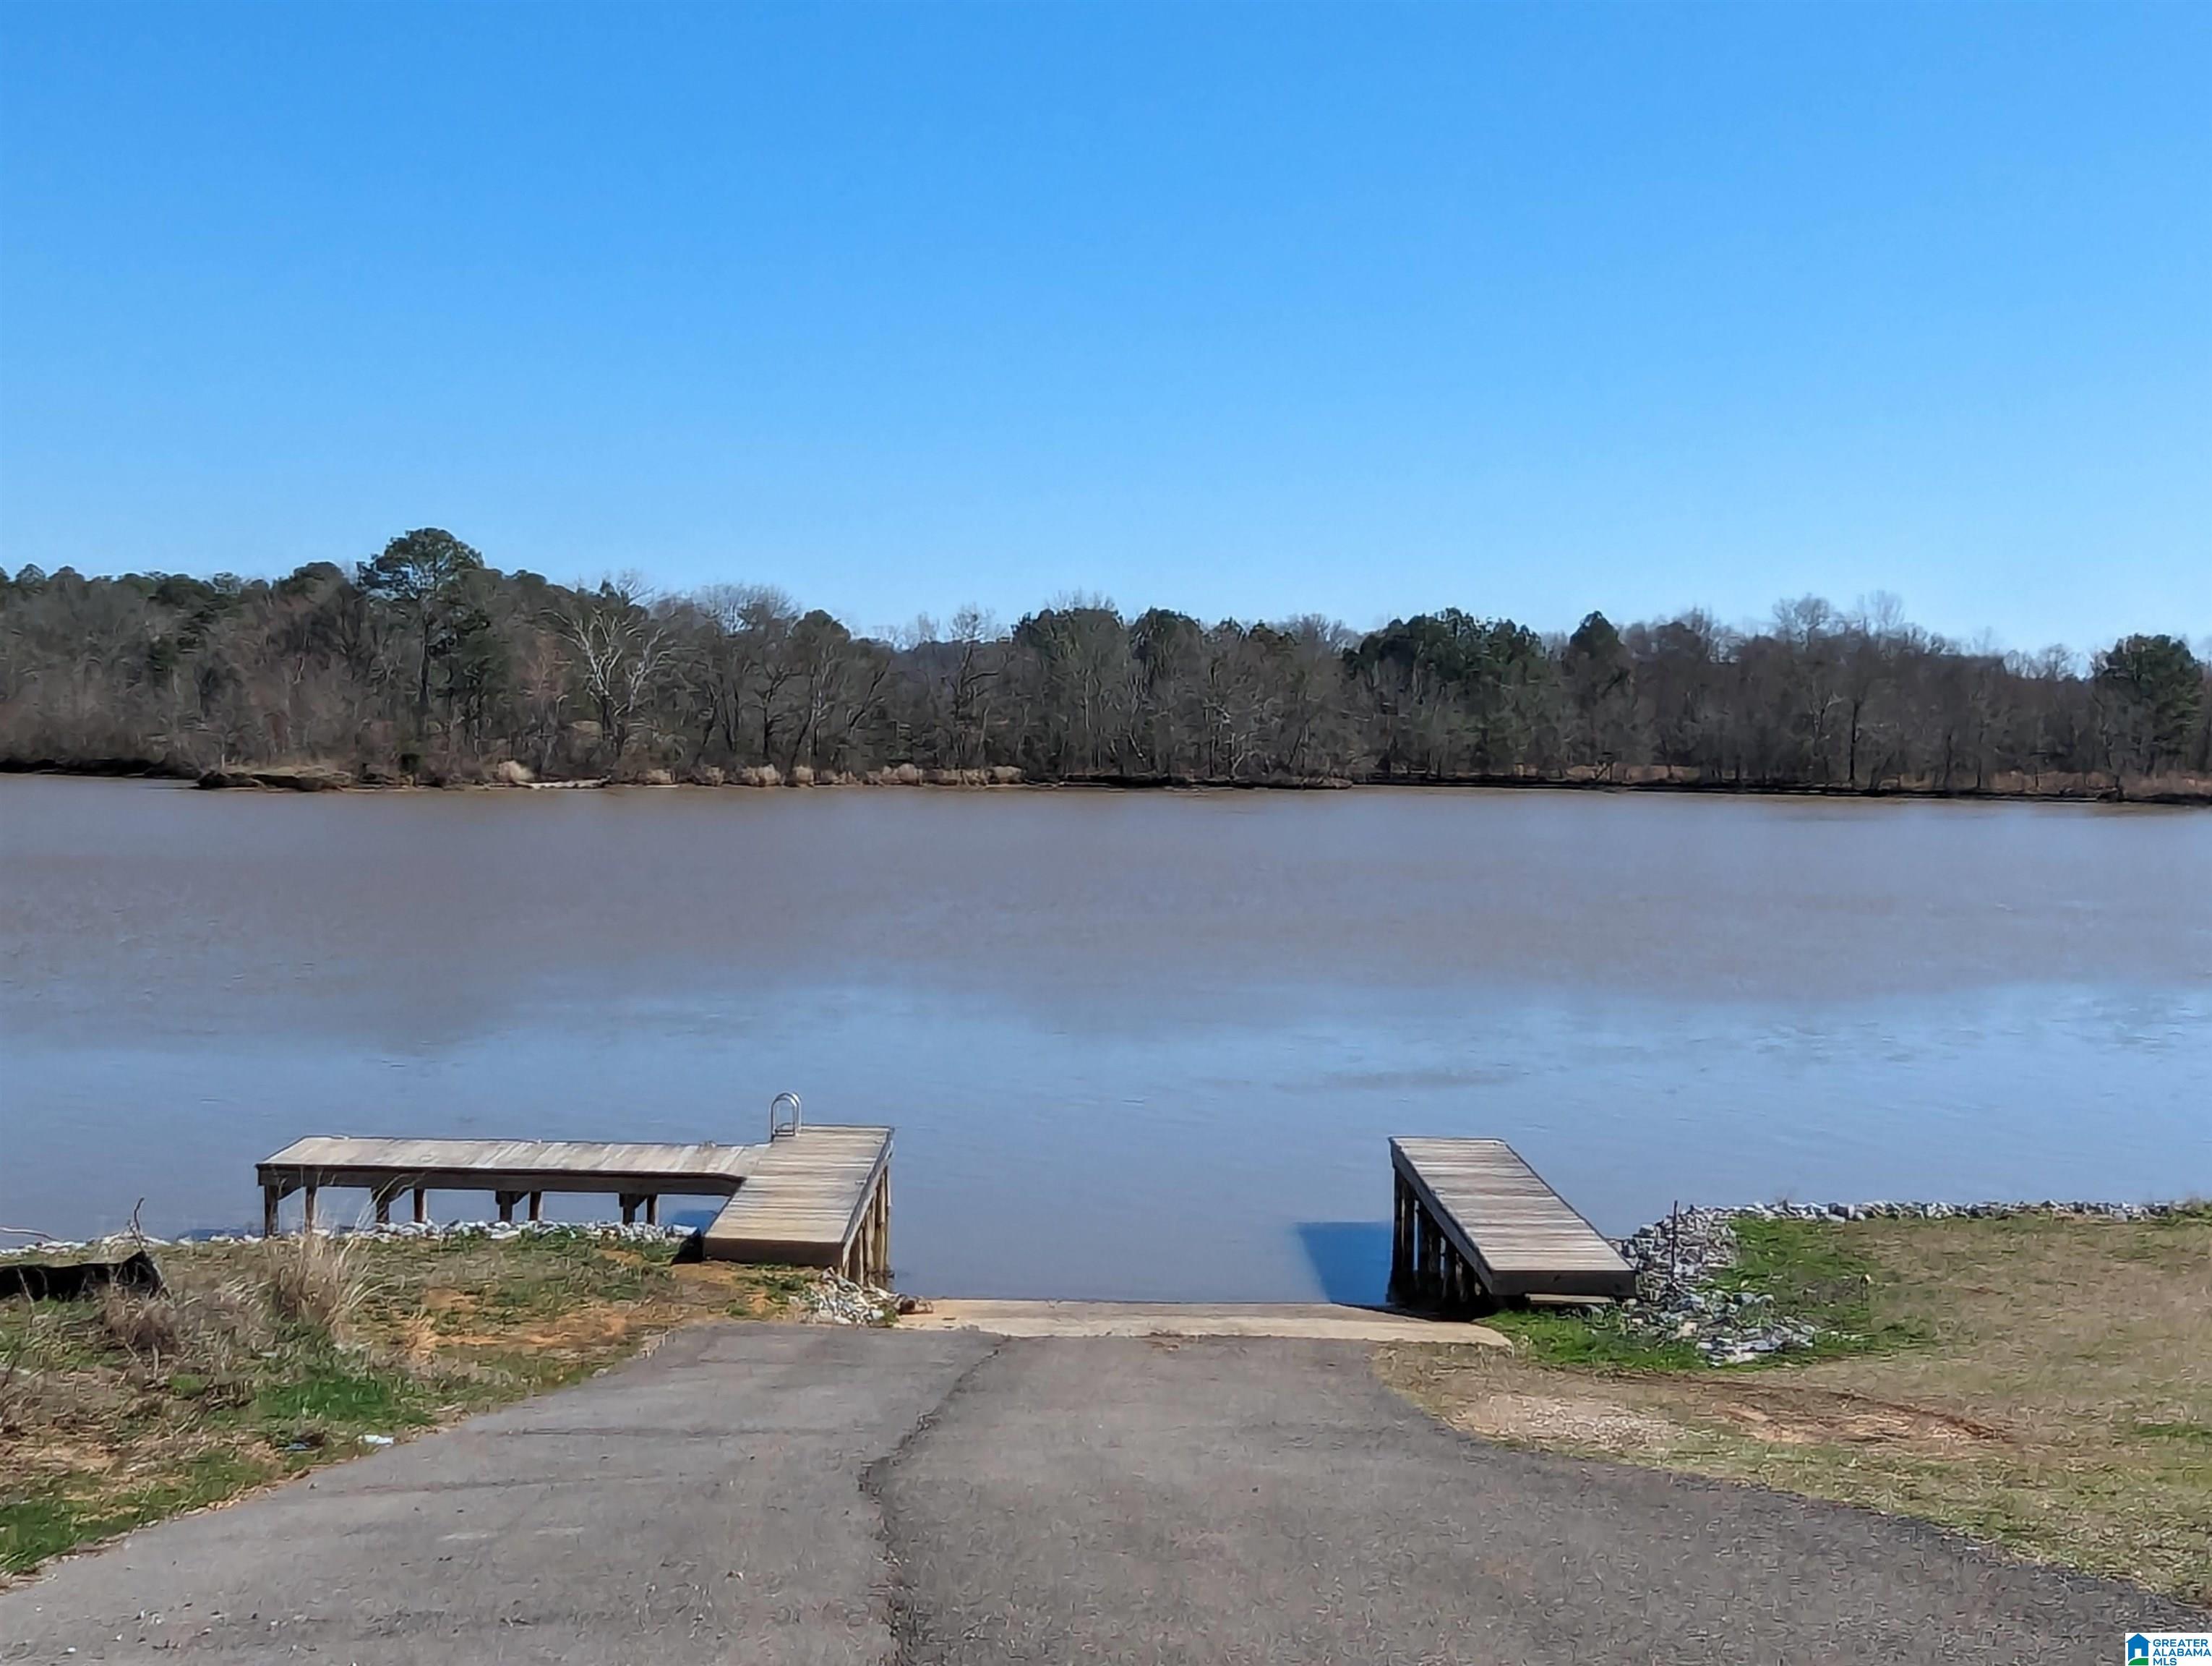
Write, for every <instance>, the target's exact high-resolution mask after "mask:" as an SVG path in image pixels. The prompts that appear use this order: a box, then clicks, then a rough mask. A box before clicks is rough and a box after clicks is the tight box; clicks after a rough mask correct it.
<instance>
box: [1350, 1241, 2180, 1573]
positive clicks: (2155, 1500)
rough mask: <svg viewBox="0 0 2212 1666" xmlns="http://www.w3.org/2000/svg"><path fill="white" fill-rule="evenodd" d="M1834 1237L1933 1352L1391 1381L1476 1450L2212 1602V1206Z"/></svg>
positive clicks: (1445, 1374) (1503, 1370)
mask: <svg viewBox="0 0 2212 1666" xmlns="http://www.w3.org/2000/svg"><path fill="white" fill-rule="evenodd" d="M1820 1231H1822V1232H1823V1233H1826V1234H1832V1235H1833V1237H1834V1239H1835V1243H1836V1245H1837V1247H1838V1250H1839V1251H1840V1252H1842V1253H1846V1254H1848V1255H1850V1256H1853V1257H1856V1258H1857V1259H1859V1260H1861V1261H1863V1262H1866V1263H1868V1264H1869V1265H1870V1266H1871V1267H1872V1268H1874V1269H1875V1274H1874V1282H1873V1284H1872V1286H1871V1288H1870V1290H1869V1310H1870V1312H1871V1313H1872V1314H1873V1315H1874V1316H1875V1321H1876V1322H1878V1323H1880V1324H1881V1325H1882V1326H1884V1327H1885V1328H1886V1331H1887V1334H1889V1335H1895V1336H1897V1337H1899V1338H1912V1339H1916V1340H1912V1341H1900V1342H1899V1344H1898V1345H1897V1346H1895V1347H1890V1348H1887V1350H1885V1351H1880V1352H1875V1353H1857V1354H1850V1355H1846V1356H1842V1357H1834V1358H1828V1359H1816V1360H1814V1361H1811V1362H1809V1363H1805V1364H1797V1365H1791V1364H1778V1365H1768V1366H1765V1367H1759V1368H1733V1369H1726V1370H1698V1371H1662V1370H1636V1369H1624V1368H1622V1367H1620V1365H1617V1364H1613V1363H1608V1362H1604V1361H1599V1362H1595V1363H1593V1364H1589V1365H1562V1364H1559V1363H1539V1362H1538V1360H1537V1359H1535V1358H1534V1357H1533V1353H1534V1350H1530V1349H1527V1348H1524V1349H1523V1350H1522V1352H1521V1353H1518V1354H1517V1355H1516V1356H1513V1357H1506V1358H1499V1357H1498V1356H1497V1355H1496V1354H1495V1353H1493V1352H1492V1351H1490V1350H1485V1349H1480V1348H1441V1347H1393V1348H1390V1349H1387V1350H1385V1351H1384V1352H1383V1354H1382V1355H1381V1356H1380V1363H1379V1368H1380V1370H1381V1371H1382V1372H1383V1376H1384V1377H1385V1379H1386V1380H1387V1381H1389V1382H1390V1383H1392V1384H1393V1385H1394V1386H1395V1387H1397V1388H1399V1389H1401V1390H1402V1391H1403V1392H1405V1393H1406V1394H1407V1395H1410V1396H1411V1397H1412V1398H1413V1399H1414V1400H1416V1401H1417V1402H1419V1403H1421V1404H1422V1405H1424V1406H1426V1407H1428V1408H1430V1409H1431V1410H1432V1411H1434V1412H1435V1413H1436V1414H1437V1415H1439V1416H1441V1417H1443V1418H1444V1419H1445V1420H1447V1421H1449V1422H1450V1423H1451V1424H1453V1425H1454V1426H1455V1427H1459V1428H1462V1429H1464V1430H1466V1431H1468V1432H1470V1433H1473V1434H1479V1435H1482V1436H1485V1437H1486V1438H1494V1439H1500V1440H1505V1441H1510V1442H1514V1443H1516V1444H1526V1445H1530V1446H1540V1447H1543V1448H1546V1449H1548V1450H1564V1451H1571V1452H1577V1453H1583V1454H1587V1455H1590V1456H1603V1457H1611V1458H1617V1459H1623V1460H1626V1461H1628V1462H1640V1463H1649V1464H1654V1465H1657V1466H1660V1467H1662V1468H1674V1469H1681V1470H1686V1471H1690V1472H1693V1473H1695V1474H1705V1475H1711V1476H1717V1477H1719V1478H1722V1479H1725V1480H1731V1481H1754V1482H1758V1483H1760V1484H1762V1485H1765V1486H1769V1487H1779V1488H1782V1489H1784V1490H1785V1491H1790V1492H1795V1493H1806V1494H1809V1495H1812V1496H1814V1497H1819V1498H1828V1499H1838V1500H1841V1501H1843V1502H1845V1503H1850V1504H1857V1505H1867V1506H1869V1507H1872V1508H1875V1509H1880V1510H1887V1511H1894V1512H1897V1513H1899V1514H1904V1515H1911V1516H1918V1517H1925V1518H1927V1519H1929V1520H1930V1521H1935V1522H1938V1523H1942V1524H1943V1525H1945V1526H1948V1527H1952V1528H1955V1529H1959V1530H1960V1531H1962V1532H1965V1533H1967V1534H1970V1535H1974V1536H1975V1537H1978V1538H1980V1539H1983V1540H1985V1541H1990V1542H1991V1543H1995V1544H1998V1545H2002V1546H2004V1547H2008V1548H2009V1549H2012V1550H2014V1551H2016V1552H2019V1553H2021V1554H2027V1555H2029V1556H2033V1557H2039V1558H2043V1559H2046V1560H2055V1561H2060V1562H2064V1563H2068V1564H2070V1565H2073V1566H2080V1567H2084V1568H2088V1569H2091V1570H2093V1571H2094V1572H2100V1573H2106V1574H2111V1575H2114V1576H2117V1577H2119V1578H2130V1579H2134V1580H2136V1581H2137V1582H2139V1583H2141V1584H2145V1585H2148V1586H2151V1587H2153V1588H2154V1589H2157V1590H2163V1591H2166V1592H2168V1593H2170V1594H2172V1595H2174V1596H2181V1597H2183V1598H2185V1599H2188V1600H2191V1601H2194V1602H2203V1603H2207V1604H2212V1210H2205V1211H2197V1212H2193V1213H2187V1214H2183V1215H2179V1216H2174V1217H2172V1218H2168V1219H2160V1220H2154V1221H2141V1222H2124V1221H2112V1220H2099V1219H2070V1218H2067V1217H2063V1216H2050V1215H2032V1216H2021V1217H2016V1218H2014V1219H2005V1220H1948V1221H1867V1222H1857V1223H1850V1224H1842V1223H1838V1224H1837V1225H1832V1226H1824V1227H1822V1228H1820Z"/></svg>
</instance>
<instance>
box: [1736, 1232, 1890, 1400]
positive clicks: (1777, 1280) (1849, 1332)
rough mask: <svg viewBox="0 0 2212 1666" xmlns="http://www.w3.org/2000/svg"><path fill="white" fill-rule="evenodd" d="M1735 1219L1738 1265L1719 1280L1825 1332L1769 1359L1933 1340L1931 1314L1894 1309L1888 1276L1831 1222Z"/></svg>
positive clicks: (1873, 1349)
mask: <svg viewBox="0 0 2212 1666" xmlns="http://www.w3.org/2000/svg"><path fill="white" fill-rule="evenodd" d="M1734 1225H1735V1241H1736V1264H1735V1266H1734V1267H1733V1268H1729V1269H1728V1270H1726V1271H1724V1272H1721V1273H1717V1274H1714V1275H1713V1280H1712V1284H1713V1287H1714V1288H1715V1289H1716V1290H1723V1291H1727V1292H1730V1293H1731V1294H1733V1293H1735V1292H1742V1291H1751V1292H1757V1293H1758V1294H1760V1295H1764V1296H1766V1297H1769V1298H1771V1299H1772V1301H1773V1303H1774V1308H1775V1310H1776V1312H1778V1313H1779V1314H1782V1315H1784V1316H1788V1317H1790V1318H1794V1319H1805V1320H1809V1321H1810V1322H1812V1323H1813V1324H1814V1326H1816V1327H1817V1328H1818V1329H1819V1330H1820V1336H1819V1338H1818V1340H1817V1341H1815V1342H1814V1345H1813V1347H1810V1348H1800V1349H1796V1350H1795V1351H1794V1352H1793V1353H1791V1354H1790V1355H1789V1356H1788V1358H1787V1359H1784V1357H1783V1356H1778V1355H1769V1356H1768V1357H1767V1359H1766V1361H1765V1363H1767V1364H1769V1365H1773V1364H1784V1363H1789V1362H1790V1361H1791V1360H1795V1361H1800V1362H1802V1361H1803V1360H1805V1359H1821V1358H1827V1357H1832V1356H1835V1355H1838V1354H1852V1353H1889V1352H1892V1351H1893V1350H1895V1349H1898V1348H1904V1347H1917V1346H1919V1345H1920V1344H1922V1343H1924V1342H1927V1341H1931V1340H1932V1339H1933V1335H1934V1333H1933V1332H1932V1330H1931V1329H1929V1326H1928V1324H1927V1323H1926V1322H1925V1321H1923V1320H1920V1319H1917V1318H1913V1317H1911V1316H1906V1315H1905V1314H1902V1313H1899V1312H1897V1311H1894V1310H1892V1308H1891V1307H1890V1305H1889V1304H1887V1302H1886V1301H1885V1300H1884V1298H1885V1296H1886V1295H1887V1275H1886V1274H1884V1273H1883V1271H1882V1269H1881V1268H1880V1267H1879V1266H1878V1265H1877V1264H1876V1263H1875V1262H1874V1261H1873V1260H1871V1259H1870V1258H1869V1257H1868V1256H1866V1255H1864V1254H1863V1253H1862V1252H1860V1251H1859V1250H1858V1249H1856V1248H1854V1247H1853V1245H1852V1243H1851V1242H1850V1240H1849V1239H1848V1238H1847V1237H1845V1236H1844V1234H1841V1233H1838V1232H1837V1231H1834V1230H1833V1229H1832V1227H1831V1226H1829V1225H1827V1224H1826V1223H1825V1222H1820V1221H1812V1220H1759V1219H1738V1220H1736V1221H1735V1223H1734Z"/></svg>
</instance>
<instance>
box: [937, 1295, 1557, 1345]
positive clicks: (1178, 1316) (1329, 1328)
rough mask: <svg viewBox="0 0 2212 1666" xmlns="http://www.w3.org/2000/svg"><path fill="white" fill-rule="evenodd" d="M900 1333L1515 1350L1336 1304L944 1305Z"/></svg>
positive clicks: (1492, 1339) (1473, 1331) (1466, 1333)
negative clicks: (1283, 1340)
mask: <svg viewBox="0 0 2212 1666" xmlns="http://www.w3.org/2000/svg"><path fill="white" fill-rule="evenodd" d="M899 1328H900V1329H902V1330H987V1331H989V1332H990V1333H991V1334H992V1335H994V1336H1287V1337H1304V1338H1307V1339H1309V1340H1311V1341H1325V1342H1455V1343H1459V1344H1462V1346H1463V1345H1466V1344H1468V1343H1478V1342H1479V1343H1480V1344H1481V1345H1482V1346H1484V1347H1499V1348H1510V1347H1512V1346H1513V1344H1512V1343H1511V1342H1510V1341H1507V1340H1506V1339H1505V1337H1504V1336H1503V1335H1500V1334H1499V1333H1498V1332H1497V1331H1494V1330H1492V1329H1490V1327H1489V1326H1487V1325H1476V1324H1467V1323H1463V1322H1459V1321H1456V1320H1450V1321H1447V1320H1437V1319H1420V1318H1415V1317H1413V1316H1412V1315H1410V1314H1405V1313H1391V1312H1388V1311H1386V1310H1383V1309H1382V1308H1376V1307H1347V1306H1346V1305H1344V1304H1340V1303H1334V1302H1238V1303H1214V1302H987V1301H939V1302H933V1303H931V1304H930V1310H929V1311H928V1312H927V1313H918V1314H915V1315H914V1316H912V1317H910V1318H905V1319H902V1320H900V1321H899Z"/></svg>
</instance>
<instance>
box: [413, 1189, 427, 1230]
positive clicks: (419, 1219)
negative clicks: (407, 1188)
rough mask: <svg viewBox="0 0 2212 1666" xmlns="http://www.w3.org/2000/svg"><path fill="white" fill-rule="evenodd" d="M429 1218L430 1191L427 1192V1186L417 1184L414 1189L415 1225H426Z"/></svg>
mask: <svg viewBox="0 0 2212 1666" xmlns="http://www.w3.org/2000/svg"><path fill="white" fill-rule="evenodd" d="M429 1219H430V1192H429V1189H428V1187H426V1186H417V1187H416V1189H415V1224H416V1225H417V1226H422V1225H427V1224H428V1221H429Z"/></svg>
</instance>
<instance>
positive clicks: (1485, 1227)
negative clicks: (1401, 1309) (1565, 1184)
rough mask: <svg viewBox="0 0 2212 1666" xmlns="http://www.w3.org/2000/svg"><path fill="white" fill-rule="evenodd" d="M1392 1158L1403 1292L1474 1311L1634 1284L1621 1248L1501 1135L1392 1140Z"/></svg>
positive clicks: (1593, 1296) (1395, 1254) (1395, 1250)
mask: <svg viewBox="0 0 2212 1666" xmlns="http://www.w3.org/2000/svg"><path fill="white" fill-rule="evenodd" d="M1390 1167H1391V1170H1392V1173H1393V1176H1394V1177H1395V1192H1396V1207H1395V1210H1394V1211H1393V1214H1392V1222H1393V1231H1392V1232H1391V1254H1390V1288H1391V1292H1392V1293H1393V1294H1394V1295H1395V1296H1396V1297H1397V1298H1399V1299H1401V1300H1403V1301H1407V1302H1413V1303H1419V1304H1425V1305H1431V1306H1437V1307H1443V1308H1449V1309H1454V1310H1477V1309H1480V1308H1483V1307H1486V1306H1494V1305H1496V1304H1499V1303H1503V1302H1509V1301H1516V1300H1523V1299H1528V1298H1538V1299H1541V1298H1547V1297H1549V1298H1555V1299H1568V1300H1582V1301H1590V1300H1615V1301H1619V1300H1624V1299H1626V1298H1628V1297H1630V1296H1632V1295H1633V1294H1635V1293H1636V1275H1635V1274H1634V1273H1632V1271H1631V1270H1630V1268H1629V1266H1628V1263H1627V1262H1625V1261H1623V1260H1622V1259H1621V1258H1620V1251H1619V1250H1617V1249H1614V1248H1613V1245H1612V1244H1610V1243H1607V1241H1606V1240H1605V1239H1604V1238H1602V1237H1600V1236H1599V1235H1598V1231H1597V1229H1596V1228H1595V1227H1594V1226H1592V1225H1590V1224H1589V1222H1588V1221H1587V1220H1584V1219H1583V1218H1582V1217H1581V1216H1580V1215H1578V1214H1577V1213H1575V1212H1574V1210H1573V1209H1571V1208H1570V1207H1568V1206H1567V1203H1566V1201H1565V1199H1563V1198H1561V1197H1560V1195H1559V1194H1558V1193H1557V1192H1555V1191H1553V1189H1551V1188H1550V1187H1549V1186H1547V1185H1546V1184H1545V1183H1544V1182H1543V1179H1542V1177H1540V1176H1539V1175H1538V1174H1537V1173H1536V1171H1535V1170H1534V1169H1532V1168H1530V1167H1529V1166H1528V1164H1526V1163H1525V1162H1523V1161H1522V1159H1521V1155H1520V1153H1519V1152H1516V1151H1515V1150H1514V1149H1513V1147H1512V1146H1509V1145H1507V1144H1506V1143H1505V1142H1504V1140H1417V1139H1398V1140H1392V1141H1391V1142H1390Z"/></svg>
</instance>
